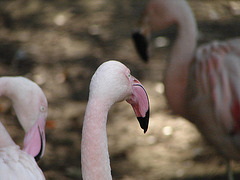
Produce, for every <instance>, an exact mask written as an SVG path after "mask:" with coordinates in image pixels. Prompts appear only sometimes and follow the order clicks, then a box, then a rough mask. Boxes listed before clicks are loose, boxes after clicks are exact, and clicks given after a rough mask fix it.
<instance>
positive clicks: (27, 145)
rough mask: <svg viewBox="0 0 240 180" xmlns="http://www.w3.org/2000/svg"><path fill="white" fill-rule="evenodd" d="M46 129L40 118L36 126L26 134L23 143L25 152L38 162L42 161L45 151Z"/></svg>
mask: <svg viewBox="0 0 240 180" xmlns="http://www.w3.org/2000/svg"><path fill="white" fill-rule="evenodd" d="M39 122H40V123H39ZM44 127H45V124H43V123H42V119H41V118H39V120H38V121H37V122H36V123H35V125H34V126H33V127H32V128H31V129H30V130H29V131H28V132H27V133H26V135H25V138H24V142H23V151H25V152H26V153H28V154H30V155H31V156H33V157H34V158H35V160H36V161H38V160H39V159H41V157H42V156H43V154H44V150H45V131H44Z"/></svg>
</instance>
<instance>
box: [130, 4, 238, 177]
mask: <svg viewBox="0 0 240 180" xmlns="http://www.w3.org/2000/svg"><path fill="white" fill-rule="evenodd" d="M172 24H176V25H177V27H178V34H177V38H176V41H175V43H174V45H173V48H172V51H171V54H170V58H169V64H168V67H167V71H166V76H165V92H166V96H167V99H168V103H169V106H170V107H171V109H172V110H173V111H174V112H175V113H177V114H180V115H182V116H183V117H185V118H187V119H189V120H190V121H191V122H192V123H194V124H195V125H196V126H197V127H198V129H199V131H200V132H201V133H202V134H203V136H204V137H205V138H206V139H207V141H209V142H210V144H212V145H213V146H215V148H216V149H217V150H218V151H219V152H220V153H221V154H222V155H223V156H224V157H225V158H226V159H227V160H230V159H233V160H240V101H239V100H240V81H239V79H240V39H231V40H227V41H214V42H211V43H208V44H205V45H202V46H200V47H199V48H197V49H196V38H197V27H196V21H195V18H194V15H193V13H192V11H191V9H190V7H189V5H188V4H187V2H186V1H185V0H150V1H149V3H148V4H147V6H146V9H145V11H144V14H143V18H142V19H141V22H140V28H139V31H137V32H135V33H134V34H133V39H134V42H135V46H136V48H137V51H138V52H139V54H140V56H141V57H142V58H143V59H144V60H147V59H148V45H147V43H148V41H149V39H150V33H151V32H152V31H157V30H161V29H164V28H167V27H168V26H170V25H172ZM228 167H229V164H228ZM229 168H230V167H229ZM228 172H229V175H230V176H231V173H230V170H229V169H228Z"/></svg>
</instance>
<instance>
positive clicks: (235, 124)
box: [186, 39, 240, 160]
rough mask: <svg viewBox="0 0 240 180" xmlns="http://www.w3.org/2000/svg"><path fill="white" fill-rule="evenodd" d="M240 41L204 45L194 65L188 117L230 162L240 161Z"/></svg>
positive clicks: (187, 102) (200, 48)
mask: <svg viewBox="0 0 240 180" xmlns="http://www.w3.org/2000/svg"><path fill="white" fill-rule="evenodd" d="M239 45H240V39H233V40H227V41H224V42H221V41H214V42H212V43H208V44H206V45H202V46H200V47H199V48H198V49H197V51H196V55H195V58H194V60H193V62H192V63H191V66H190V71H189V78H188V80H189V81H188V86H187V88H186V95H187V96H186V110H187V111H188V115H187V116H186V117H187V118H188V119H189V120H190V121H192V122H193V123H194V124H196V125H197V127H198V129H199V130H200V132H201V133H202V134H203V135H204V136H205V137H206V139H208V141H210V143H211V144H213V145H214V146H215V147H216V149H217V150H218V151H219V152H220V153H221V154H223V155H224V157H226V158H228V159H235V160H240V143H239V142H240V136H239V135H240V129H239V128H240V121H239V120H240V119H239V117H240V106H239V102H240V101H239V100H240V99H239V98H240V82H239V80H238V79H239V78H240V70H239V68H240V57H239V55H240V48H239Z"/></svg>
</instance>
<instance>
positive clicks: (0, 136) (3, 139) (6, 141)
mask: <svg viewBox="0 0 240 180" xmlns="http://www.w3.org/2000/svg"><path fill="white" fill-rule="evenodd" d="M13 145H15V143H14V141H13V140H12V138H11V137H10V135H9V134H8V132H7V130H6V129H5V127H4V126H3V124H2V123H1V122H0V148H3V147H8V146H13Z"/></svg>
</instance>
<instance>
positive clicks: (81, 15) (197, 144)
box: [0, 0, 240, 180]
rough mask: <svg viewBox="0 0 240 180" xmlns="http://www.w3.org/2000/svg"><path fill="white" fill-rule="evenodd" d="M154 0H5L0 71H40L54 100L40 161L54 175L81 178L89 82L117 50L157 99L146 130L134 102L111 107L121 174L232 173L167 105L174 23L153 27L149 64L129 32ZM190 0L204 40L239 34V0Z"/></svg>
mask: <svg viewBox="0 0 240 180" xmlns="http://www.w3.org/2000/svg"><path fill="white" fill-rule="evenodd" d="M146 2H147V1H146V0H144V1H138V0H121V1H120V0H79V1H76V0H75V1H74V0H72V1H68V0H58V1H57V0H52V1H40V0H8V1H4V0H2V1H0V75H1V76H17V75H22V76H25V77H28V78H30V79H32V80H34V81H35V82H37V83H38V84H39V85H40V86H41V88H42V89H43V91H44V93H45V95H46V96H47V99H48V102H49V109H48V121H47V126H46V138H47V139H46V140H47V144H46V150H45V155H44V157H43V158H42V159H41V160H40V162H39V166H40V167H41V169H42V170H43V172H44V174H45V176H46V179H48V180H55V179H60V180H71V179H81V167H80V158H81V157H80V151H81V149H80V144H81V129H82V122H83V116H84V111H85V107H86V103H87V99H88V87H89V82H90V79H91V76H92V75H93V73H94V72H95V70H96V69H97V67H98V66H99V65H100V64H101V63H103V62H104V61H106V60H109V59H117V60H119V61H121V62H123V63H124V64H125V65H126V66H128V67H129V68H130V69H131V72H132V74H133V75H134V76H135V77H137V78H138V79H139V80H140V81H141V82H142V84H143V85H144V86H145V88H146V90H147V92H148V94H149V98H150V104H151V114H150V124H149V130H148V132H147V133H146V134H143V132H142V130H141V129H140V127H139V125H138V122H137V120H136V118H135V116H134V113H133V111H132V108H131V107H130V106H129V105H128V104H127V103H125V102H122V103H118V104H116V105H114V106H113V107H112V109H111V110H110V112H109V117H108V124H107V131H108V143H109V152H110V158H111V167H112V175H113V179H117V180H159V179H166V180H169V179H173V180H180V179H187V180H190V179H192V180H198V179H226V175H225V160H224V159H223V158H221V157H220V156H218V154H217V153H216V151H215V150H214V149H212V148H211V146H209V145H208V144H206V143H205V141H204V140H203V139H202V137H201V135H200V134H199V133H198V131H197V129H196V128H195V127H194V126H193V125H192V124H190V123H189V122H188V121H187V120H185V119H183V118H181V117H178V116H175V115H173V114H172V113H171V111H170V110H169V109H168V107H167V103H166V99H165V97H164V87H163V84H162V80H163V72H164V70H165V65H166V62H167V61H166V59H167V56H168V53H169V50H170V45H171V42H172V40H173V37H174V35H175V29H174V28H171V29H169V30H167V31H163V32H162V33H161V34H156V35H154V37H153V38H152V47H151V60H150V62H149V63H148V64H144V63H143V62H141V61H140V58H139V57H138V56H137V54H136V51H135V49H134V47H133V43H132V41H131V38H130V37H131V32H132V31H133V30H134V28H135V25H136V23H137V20H138V18H139V17H140V15H141V11H142V10H143V8H144V5H145V4H146ZM189 2H190V5H191V7H192V9H193V11H194V13H195V15H196V19H197V22H198V26H199V31H200V33H199V44H201V43H204V42H208V41H210V40H213V39H226V38H231V37H234V36H238V35H239V34H240V31H239V29H240V1H237V0H235V1H227V0H225V1H224V0H213V1H208V0H195V1H189ZM234 3H235V4H234ZM168 42H170V43H168ZM0 100H1V101H0V113H1V115H0V120H1V121H2V122H3V123H4V125H5V126H6V128H7V129H8V131H9V133H10V134H11V135H12V137H13V139H14V140H15V141H16V142H18V143H19V144H20V145H21V144H22V137H23V135H24V133H23V131H22V129H21V127H20V125H19V124H18V122H17V121H16V117H15V115H14V112H13V110H12V109H11V103H10V101H9V100H8V99H6V98H1V99H0ZM232 167H233V169H234V172H235V177H236V179H238V178H239V179H240V164H239V163H237V162H233V163H232Z"/></svg>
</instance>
